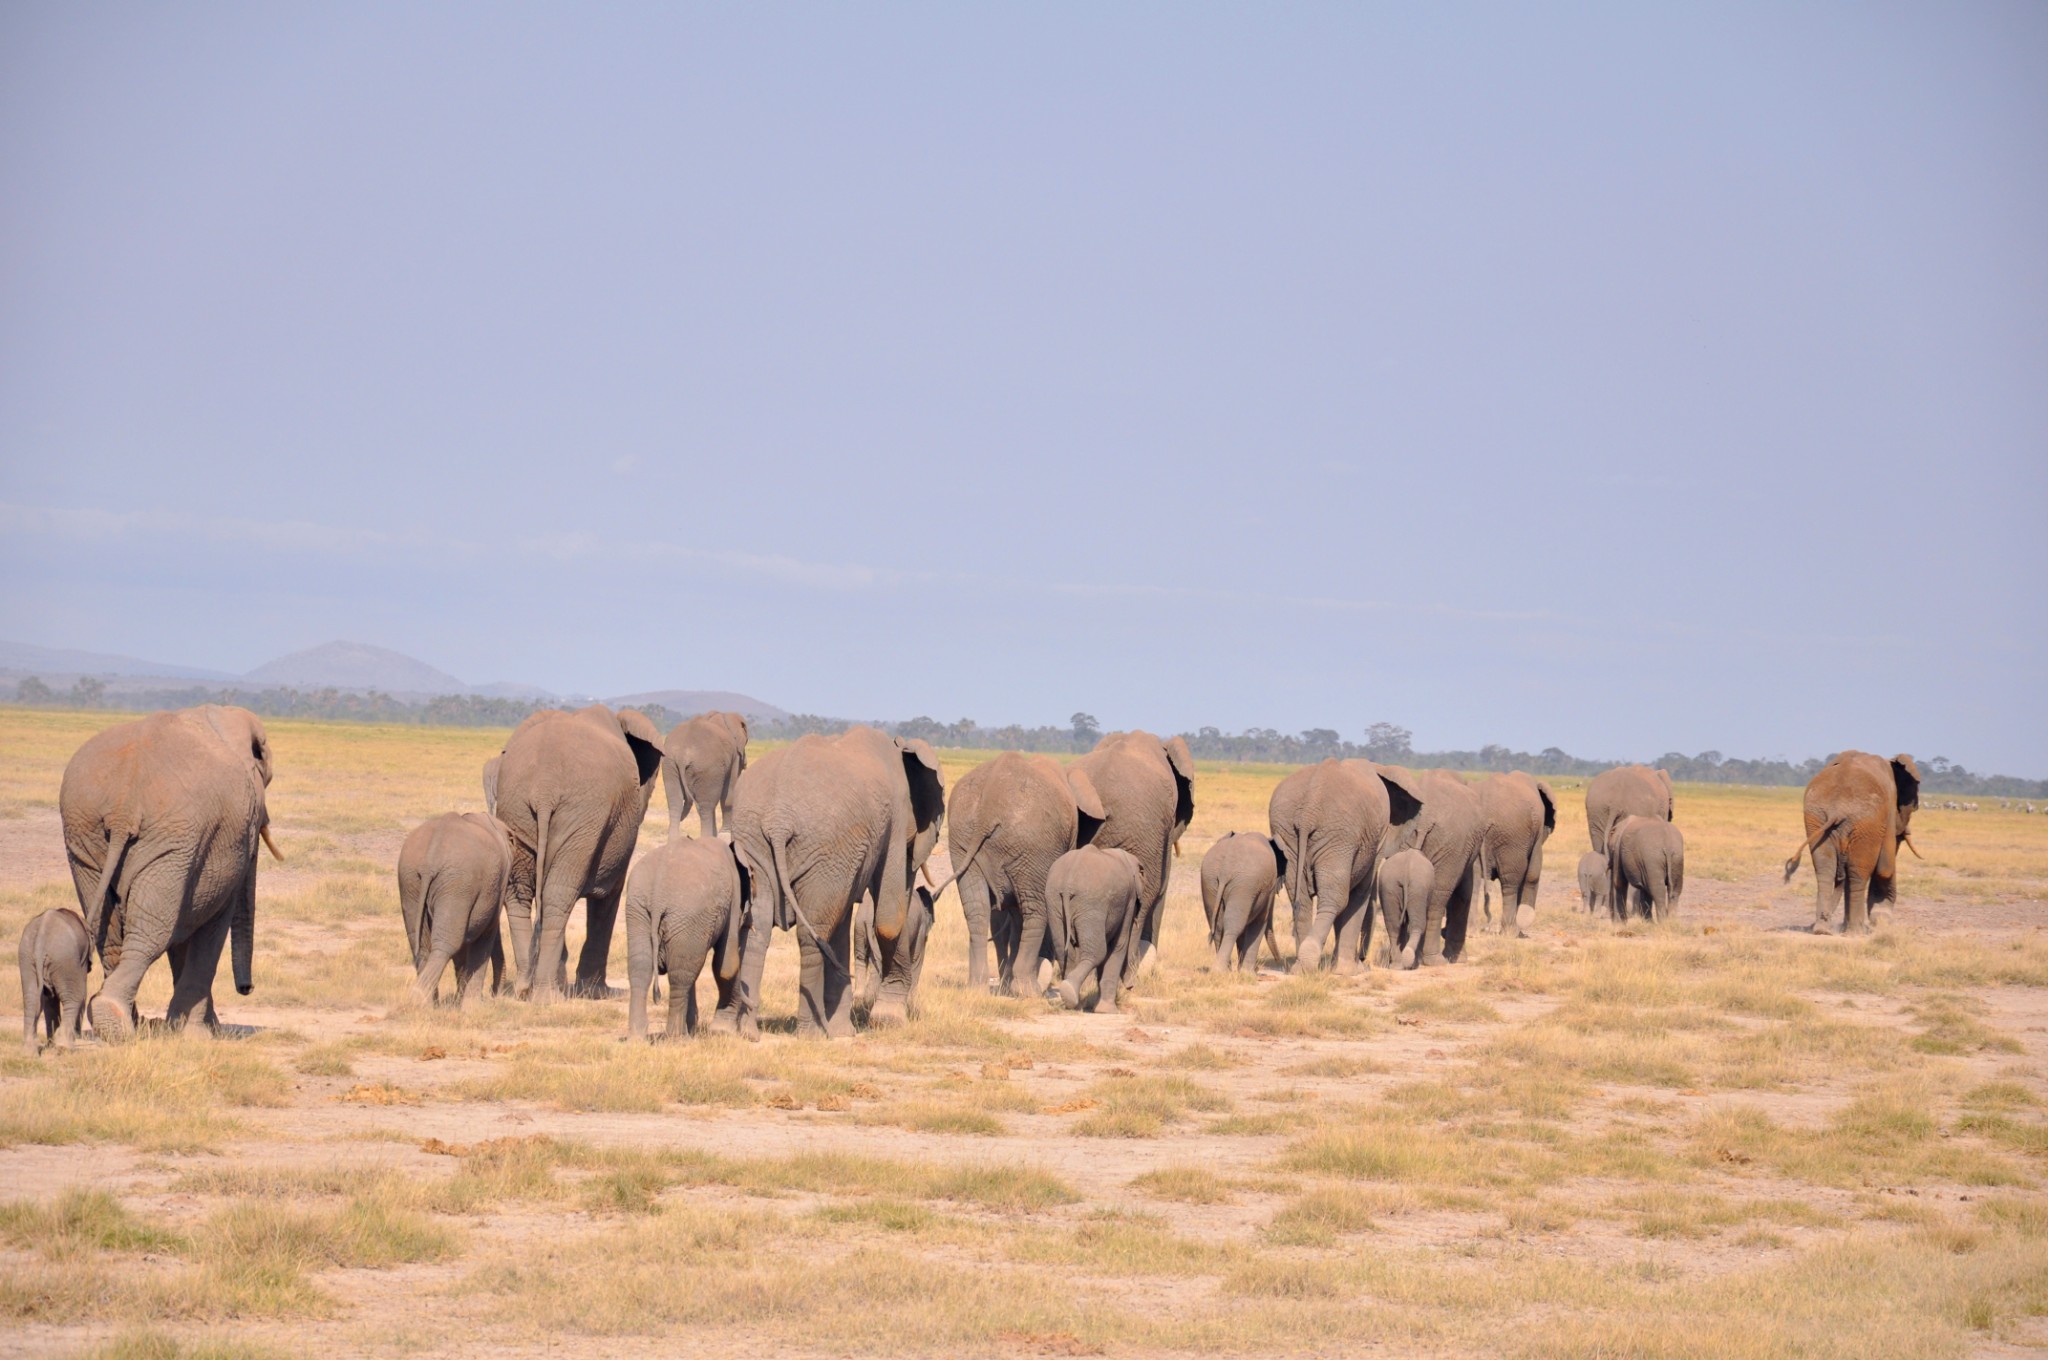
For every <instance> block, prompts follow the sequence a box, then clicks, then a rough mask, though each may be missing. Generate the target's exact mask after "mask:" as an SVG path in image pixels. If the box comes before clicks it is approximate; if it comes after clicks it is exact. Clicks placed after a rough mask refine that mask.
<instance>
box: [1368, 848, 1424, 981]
mask: <svg viewBox="0 0 2048 1360" xmlns="http://www.w3.org/2000/svg"><path fill="white" fill-rule="evenodd" d="M1374 889H1375V891H1377V892H1378V893H1379V898H1380V915H1381V916H1382V917H1383V918H1384V919H1385V921H1386V923H1387V948H1388V949H1389V950H1391V951H1392V953H1393V956H1394V958H1395V959H1396V960H1398V961H1399V966H1400V967H1402V968H1413V967H1415V965H1416V961H1417V958H1418V956H1419V954H1420V952H1421V948H1422V928H1423V922H1424V921H1425V920H1427V919H1428V914H1427V910H1428V907H1429V896H1430V894H1431V893H1433V892H1435V891H1436V865H1434V864H1432V863H1431V862H1430V859H1429V856H1428V855H1425V854H1423V853H1422V852H1421V851H1420V850H1417V849H1415V848H1413V847H1410V848H1409V849H1406V850H1402V851H1399V852H1398V853H1396V854H1392V855H1389V856H1388V857H1387V858H1386V859H1385V860H1383V861H1381V863H1380V868H1379V877H1378V881H1377V882H1376V883H1375V885H1374Z"/></svg>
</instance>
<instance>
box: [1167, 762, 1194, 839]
mask: <svg viewBox="0 0 2048 1360" xmlns="http://www.w3.org/2000/svg"><path fill="white" fill-rule="evenodd" d="M1160 745H1162V746H1164V747H1165V748H1166V763H1167V764H1169V765H1171V766H1173V839H1174V840H1175V841H1176V842H1178V841H1179V840H1180V833H1181V832H1183V831H1185V830H1187V827H1188V823H1189V822H1192V821H1193V820H1194V819H1195V755H1194V752H1192V751H1190V750H1188V744H1187V742H1186V741H1185V740H1183V739H1182V738H1180V737H1168V738H1167V739H1166V740H1165V741H1163V742H1161V743H1160Z"/></svg>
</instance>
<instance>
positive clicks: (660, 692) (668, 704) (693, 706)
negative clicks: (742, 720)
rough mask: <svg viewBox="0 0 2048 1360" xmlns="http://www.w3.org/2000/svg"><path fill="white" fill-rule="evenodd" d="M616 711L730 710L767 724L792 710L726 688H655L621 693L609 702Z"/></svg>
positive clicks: (689, 712) (690, 712) (690, 713)
mask: <svg viewBox="0 0 2048 1360" xmlns="http://www.w3.org/2000/svg"><path fill="white" fill-rule="evenodd" d="M605 702H606V703H608V704H610V705H611V706H612V707H613V708H650V707H652V706H654V705H656V704H659V705H661V707H663V708H665V709H667V710H668V711H669V712H671V713H677V714H681V715H683V716H684V717H690V716H693V715H695V714H698V713H711V712H714V711H727V712H732V713H738V714H741V715H743V716H745V717H748V718H759V719H761V720H763V721H765V722H781V721H782V720H783V719H784V718H787V717H788V716H789V710H787V709H782V708H777V707H776V706H775V705H773V704H764V703H762V702H761V701H760V700H759V699H756V698H754V697H752V696H751V695H746V694H734V693H733V692H732V691H730V690H723V689H655V690H649V691H647V692H646V693H645V694H621V695H620V696H619V697H618V698H616V699H607V700H605Z"/></svg>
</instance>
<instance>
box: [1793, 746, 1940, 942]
mask: <svg viewBox="0 0 2048 1360" xmlns="http://www.w3.org/2000/svg"><path fill="white" fill-rule="evenodd" d="M1919 806H1920V767H1919V766H1918V765H1917V764H1915V763H1914V761H1913V757H1911V756H1909V755H1896V756H1893V757H1892V758H1891V759H1890V760H1886V759H1885V758H1884V757H1883V756H1874V755H1870V754H1868V753H1866V752H1863V751H1844V752H1842V753H1841V754H1840V755H1837V756H1836V757H1834V759H1832V760H1830V761H1828V763H1827V764H1826V765H1824V766H1822V767H1821V771H1820V773H1819V774H1817V775H1815V776H1814V777H1813V779H1812V780H1811V781H1810V782H1809V783H1808V784H1807V786H1806V802H1805V812H1806V841H1805V843H1804V844H1802V845H1801V846H1800V847H1799V848H1798V849H1797V850H1795V851H1793V852H1792V858H1790V859H1788V860H1786V861H1785V881H1786V882H1787V883H1789V882H1791V881H1792V875H1794V874H1796V873H1798V872H1799V860H1800V857H1801V856H1803V855H1806V854H1809V853H1811V854H1812V856H1813V879H1814V905H1813V930H1814V933H1815V934H1817V935H1818V934H1823V933H1825V932H1827V931H1828V930H1830V929H1832V928H1833V926H1834V919H1833V918H1834V910H1835V908H1836V906H1838V905H1839V906H1840V908H1841V910H1842V929H1843V930H1844V931H1845V932H1846V931H1851V930H1855V931H1867V930H1869V929H1870V908H1872V907H1875V906H1879V905H1882V904H1883V903H1886V902H1895V901H1897V900H1898V896H1899V886H1898V871H1899V847H1900V846H1901V845H1903V846H1905V847H1906V848H1907V849H1909V850H1912V849H1913V841H1912V838H1911V837H1910V836H1909V834H1908V828H1909V827H1910V826H1911V824H1912V821H1913V813H1914V812H1915V811H1916V810H1918V808H1919ZM1913 853H1914V854H1916V855H1917V854H1919V853H1920V852H1919V851H1918V850H1913Z"/></svg>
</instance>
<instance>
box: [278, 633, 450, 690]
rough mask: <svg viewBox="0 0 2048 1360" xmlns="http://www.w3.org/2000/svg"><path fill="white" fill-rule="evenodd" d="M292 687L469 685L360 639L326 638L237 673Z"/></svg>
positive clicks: (447, 687) (441, 687)
mask: <svg viewBox="0 0 2048 1360" xmlns="http://www.w3.org/2000/svg"><path fill="white" fill-rule="evenodd" d="M243 678H244V679H247V680H253V681H255V682H256V683H258V684H262V685H290V686H293V687H295V688H304V687H307V686H311V687H314V688H320V687H324V686H329V685H331V686H333V687H334V688H336V689H377V690H383V691H384V692H385V693H386V694H466V693H468V692H469V686H468V685H465V684H463V683H462V681H460V680H457V679H456V678H455V677H454V676H452V675H450V674H448V672H446V671H443V670H436V669H435V668H434V667H432V666H429V665H428V664H427V663H426V662H424V661H419V660H416V659H414V658H413V657H409V656H407V655H405V654H404V653H403V652H394V651H392V650H390V649H389V648H386V647H372V646H370V645H369V644H368V643H365V642H326V643H322V644H321V645H320V646H318V647H308V648H307V649H306V650H305V651H303V652H293V653H292V654H291V655H289V656H281V657H279V658H277V660H275V661H266V662H264V663H263V664H262V665H261V666H258V667H257V668H256V669H255V670H252V671H250V672H249V673H248V674H247V675H246V676H244V677H243Z"/></svg>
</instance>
